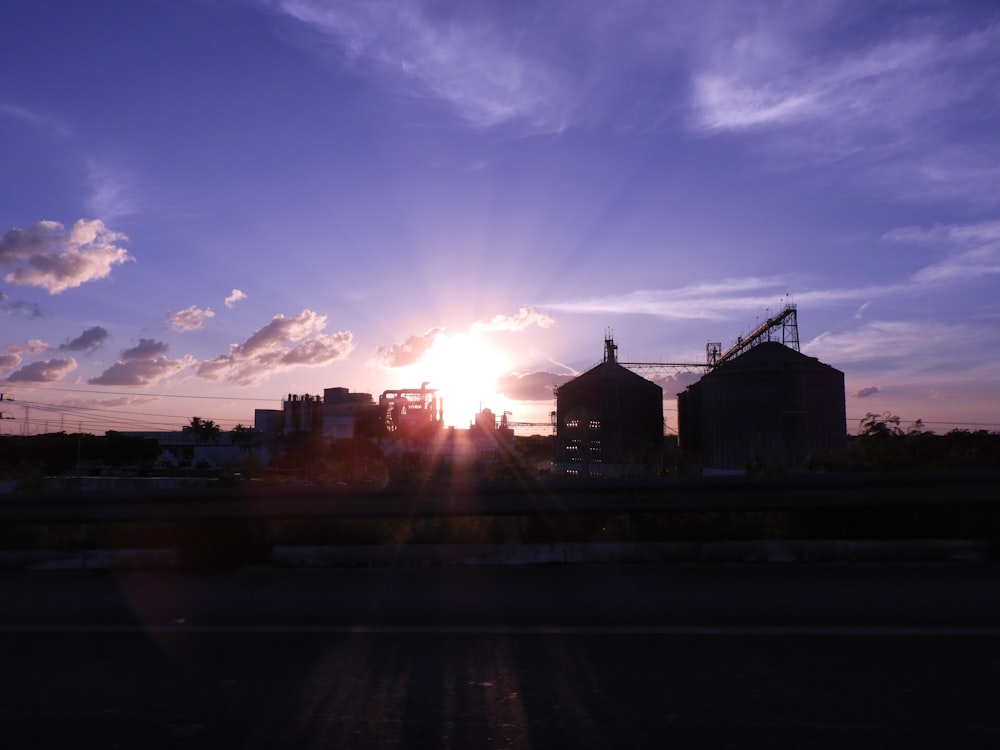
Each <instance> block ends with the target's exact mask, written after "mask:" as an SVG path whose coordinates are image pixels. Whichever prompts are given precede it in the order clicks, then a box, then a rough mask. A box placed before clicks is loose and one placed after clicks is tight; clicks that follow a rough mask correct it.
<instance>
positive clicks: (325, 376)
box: [0, 0, 1000, 432]
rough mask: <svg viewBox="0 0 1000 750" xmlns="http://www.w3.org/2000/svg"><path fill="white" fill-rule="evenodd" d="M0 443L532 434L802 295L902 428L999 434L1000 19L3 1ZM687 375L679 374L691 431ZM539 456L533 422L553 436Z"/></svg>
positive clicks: (723, 7)
mask: <svg viewBox="0 0 1000 750" xmlns="http://www.w3.org/2000/svg"><path fill="white" fill-rule="evenodd" d="M0 26H2V27H3V28H4V29H6V30H7V32H8V33H7V34H5V43H4V45H3V46H2V47H0V167H2V169H0V384H2V388H3V392H4V394H5V399H9V398H13V399H15V401H14V402H11V403H10V404H7V403H4V404H3V413H4V415H5V416H9V417H13V418H14V419H13V420H11V421H5V422H0V427H3V428H4V429H3V431H4V432H20V431H23V430H29V431H37V430H42V429H49V430H55V429H65V430H67V431H76V430H77V429H83V430H86V431H95V432H97V431H103V430H104V429H120V430H128V429H177V428H179V427H180V426H181V425H183V424H185V423H186V422H188V421H189V420H190V418H191V417H192V416H196V415H197V416H201V417H202V418H210V419H215V420H216V421H217V422H218V423H219V424H220V425H222V426H223V427H231V426H233V425H235V424H236V423H243V424H250V423H252V420H253V409H254V408H276V407H278V405H279V403H280V400H281V399H282V398H283V397H284V396H285V395H287V394H289V393H297V394H303V393H312V394H317V393H321V392H322V390H323V388H326V387H333V386H346V387H349V388H350V389H351V390H354V391H366V392H370V393H373V394H375V395H376V396H377V395H378V394H379V393H381V392H382V391H383V390H386V389H393V388H409V387H419V386H420V384H421V383H422V382H423V381H429V382H430V384H431V386H432V387H433V386H436V387H439V388H441V389H442V391H443V392H444V398H445V411H446V418H447V420H448V421H449V422H453V423H456V424H458V425H459V426H464V425H465V424H468V422H469V420H470V419H471V417H472V413H473V411H474V410H475V409H476V408H478V406H479V405H480V404H481V405H483V406H488V407H491V408H493V409H494V410H495V411H500V410H504V409H507V410H510V411H511V412H512V419H513V420H515V421H526V422H536V421H538V422H544V421H546V420H547V415H548V412H549V411H550V410H551V409H552V408H553V401H552V396H551V393H552V386H553V385H554V384H558V383H560V382H564V381H565V380H566V379H567V378H568V377H571V376H573V375H575V374H577V373H579V372H581V371H583V370H585V369H587V368H588V367H590V366H592V365H594V364H596V363H597V362H599V361H600V359H601V356H602V349H603V339H604V336H605V333H606V332H608V331H611V332H612V333H613V335H614V337H615V339H616V341H617V343H618V345H619V356H620V358H621V359H623V360H628V361H661V362H700V361H703V360H704V357H705V343H706V342H708V341H720V342H722V343H723V345H724V346H726V345H729V344H731V343H732V342H733V341H734V340H735V339H736V337H737V336H738V335H740V334H742V333H745V332H747V331H748V330H750V329H751V328H753V327H754V325H755V324H756V323H757V322H759V321H760V320H762V319H764V318H765V317H766V316H767V315H768V314H769V313H772V314H773V313H775V312H777V311H778V310H779V309H781V307H782V305H783V304H785V303H786V302H787V301H791V302H794V303H795V304H796V305H797V307H798V322H799V336H800V341H801V345H802V350H803V352H805V353H806V354H809V355H810V356H814V357H818V358H819V359H820V360H822V361H823V362H826V363H828V364H830V365H832V366H834V367H836V368H838V369H840V370H842V371H843V372H844V373H845V376H846V383H847V395H848V399H847V416H848V427H849V428H851V429H853V428H854V427H856V425H857V422H858V420H859V419H860V418H862V417H863V416H864V415H865V414H866V413H867V412H880V413H881V412H884V411H890V412H892V413H894V414H897V415H898V416H900V417H901V418H902V420H903V422H904V423H909V422H912V421H913V420H916V419H923V420H924V421H925V422H927V423H928V426H929V427H930V428H932V429H935V430H936V431H946V430H947V429H950V428H952V427H954V426H959V427H969V428H973V429H976V428H980V427H982V428H986V429H991V430H996V429H1000V295H998V291H1000V283H998V281H1000V137H998V135H997V134H998V133H1000V7H998V6H996V4H995V3H990V2H982V3H977V2H933V1H931V0H927V1H918V0H914V1H913V2H887V3H880V2H872V1H867V0H866V1H864V2H841V1H834V0H816V1H814V2H809V3H795V4H791V3H787V2H752V1H746V2H744V1H739V0H722V1H719V2H706V1H705V0H697V1H693V0H692V1H683V0H682V1H680V2H671V3H664V2H659V1H658V0H626V1H622V2H607V1H602V2H596V1H595V2H591V1H590V0H580V1H579V2H572V3H569V2H555V1H553V2H546V1H545V0H532V1H531V2H519V1H514V2H511V1H505V2H504V1H500V0H497V1H496V2H487V1H484V2H477V3H464V2H421V1H417V0H414V1H410V0H398V1H396V2H378V1H377V0H372V1H369V2H348V1H342V2H323V1H321V0H245V1H242V2H241V1H239V0H200V1H199V0H171V1H169V2H168V1H167V0H149V1H148V2H141V3H136V2H128V1H126V0H121V1H118V2H113V1H108V2H104V1H99V2H92V3H65V2H54V1H51V2H50V1H48V0H32V2H13V3H6V4H4V6H3V8H2V9H0ZM692 377H693V376H691V375H687V376H677V375H674V376H668V377H665V378H662V379H661V381H660V382H661V384H662V385H663V386H664V389H665V394H666V395H667V397H668V399H667V403H666V405H665V406H666V408H665V417H666V420H667V427H668V430H669V431H674V430H675V429H676V411H675V406H674V404H673V400H672V396H673V394H675V393H676V392H677V391H678V390H681V389H683V387H684V386H685V385H686V384H687V383H688V382H691V379H692ZM540 431H543V432H544V431H545V430H540Z"/></svg>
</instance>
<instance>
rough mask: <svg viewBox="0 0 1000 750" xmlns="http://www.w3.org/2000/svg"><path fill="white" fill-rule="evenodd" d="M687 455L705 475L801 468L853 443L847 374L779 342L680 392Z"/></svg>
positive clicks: (764, 343) (762, 346)
mask: <svg viewBox="0 0 1000 750" xmlns="http://www.w3.org/2000/svg"><path fill="white" fill-rule="evenodd" d="M677 411H678V422H679V428H680V429H679V432H680V446H681V455H682V459H683V461H684V462H685V464H686V465H687V466H688V467H689V469H692V468H701V469H702V470H703V471H705V472H706V473H714V472H720V473H728V472H744V471H747V470H753V469H756V470H787V469H795V468H800V467H802V466H804V465H806V464H808V462H809V461H811V460H822V459H823V458H824V457H827V456H831V455H835V454H836V453H838V452H839V451H840V450H841V449H843V447H844V446H845V444H846V442H847V422H846V409H845V399H844V373H842V372H841V371H839V370H837V369H835V368H833V367H831V366H830V365H827V364H824V363H822V362H820V361H819V360H818V359H816V358H814V357H808V356H806V355H804V354H801V353H799V352H798V351H796V350H795V349H793V348H791V347H789V346H785V345H784V344H781V343H778V342H776V341H762V342H760V343H757V344H755V345H754V346H752V347H751V348H747V349H745V350H744V351H742V353H739V355H738V356H735V357H732V358H730V359H725V360H724V361H721V362H720V363H719V364H718V365H717V366H715V367H713V368H712V369H711V370H710V371H709V372H708V373H707V374H706V375H705V376H704V377H702V378H701V380H699V381H698V382H697V383H695V384H693V385H691V386H688V388H687V389H686V390H685V391H684V392H682V393H680V394H678V397H677Z"/></svg>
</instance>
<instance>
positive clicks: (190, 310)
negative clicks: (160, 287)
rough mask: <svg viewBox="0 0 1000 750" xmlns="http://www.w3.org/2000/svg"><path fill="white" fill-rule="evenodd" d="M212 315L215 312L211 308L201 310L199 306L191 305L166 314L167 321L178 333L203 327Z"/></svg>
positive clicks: (213, 315)
mask: <svg viewBox="0 0 1000 750" xmlns="http://www.w3.org/2000/svg"><path fill="white" fill-rule="evenodd" d="M214 317H215V313H214V312H212V311H211V310H209V309H205V310H202V309H201V308H199V307H195V306H194V305H191V307H186V308H184V309H183V310H178V311H177V312H175V313H170V314H169V315H168V316H167V322H168V324H169V325H170V327H171V328H172V329H173V330H175V331H177V332H178V333H184V332H187V331H197V330H198V329H200V328H203V327H204V326H205V324H206V323H207V322H208V321H209V319H210V318H214Z"/></svg>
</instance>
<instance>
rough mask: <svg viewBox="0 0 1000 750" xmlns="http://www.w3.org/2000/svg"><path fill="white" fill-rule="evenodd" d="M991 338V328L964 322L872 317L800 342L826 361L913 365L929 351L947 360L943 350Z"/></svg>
mask: <svg viewBox="0 0 1000 750" xmlns="http://www.w3.org/2000/svg"><path fill="white" fill-rule="evenodd" d="M995 338H996V334H995V333H994V332H993V331H992V330H989V329H987V328H984V327H982V326H974V325H970V324H964V323H962V324H953V323H937V322H933V321H872V322H870V323H866V324H865V325H863V326H860V327H858V328H856V329H853V330H849V331H843V332H836V333H823V334H820V335H819V336H817V337H815V338H814V339H812V340H811V341H809V342H807V343H805V344H803V345H802V350H803V351H804V352H806V353H808V354H809V355H810V356H813V357H818V358H819V359H821V360H823V361H827V362H837V363H854V362H879V363H883V364H888V363H893V362H896V363H899V362H903V361H906V362H907V363H908V365H909V366H911V367H912V368H913V369H917V367H919V366H920V365H919V364H918V363H920V362H922V361H923V360H924V359H925V358H927V355H929V354H931V353H933V356H932V359H934V361H938V362H942V361H951V360H950V358H949V357H948V356H946V353H947V352H953V351H957V350H961V349H962V347H967V346H969V345H973V346H975V345H977V344H983V343H985V342H988V341H990V340H991V339H995ZM921 354H922V355H923V356H917V355H921Z"/></svg>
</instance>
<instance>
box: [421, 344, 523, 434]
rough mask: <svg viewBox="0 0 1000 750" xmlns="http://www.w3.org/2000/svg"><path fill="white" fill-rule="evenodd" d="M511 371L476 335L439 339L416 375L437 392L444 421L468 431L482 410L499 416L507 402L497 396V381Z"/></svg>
mask: <svg viewBox="0 0 1000 750" xmlns="http://www.w3.org/2000/svg"><path fill="white" fill-rule="evenodd" d="M509 369H510V361H509V359H508V358H507V357H506V356H505V355H504V354H502V353H501V352H500V351H499V350H497V349H496V348H495V347H493V346H491V345H490V343H489V342H488V341H486V340H485V338H484V337H483V336H480V335H477V334H475V333H468V334H456V335H451V336H449V335H440V336H438V337H437V339H436V340H435V342H434V345H433V346H432V347H431V349H430V350H429V351H428V352H427V354H426V355H425V356H424V359H423V360H422V361H421V362H420V364H419V365H416V366H414V367H413V371H414V372H415V373H417V372H419V373H425V374H426V376H425V377H424V380H426V381H428V382H429V383H430V387H431V388H437V389H438V393H439V395H440V396H441V398H442V399H444V421H445V424H446V425H449V426H454V427H468V426H469V424H470V422H472V421H473V420H474V419H475V415H476V414H477V413H478V412H479V411H480V410H481V409H483V408H487V409H490V410H491V411H493V412H494V413H495V414H500V413H502V412H503V409H504V408H505V405H506V400H504V399H502V397H501V396H499V395H497V392H496V383H497V379H498V378H499V377H500V376H501V375H503V374H504V373H506V372H507V371H508V370H509Z"/></svg>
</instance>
